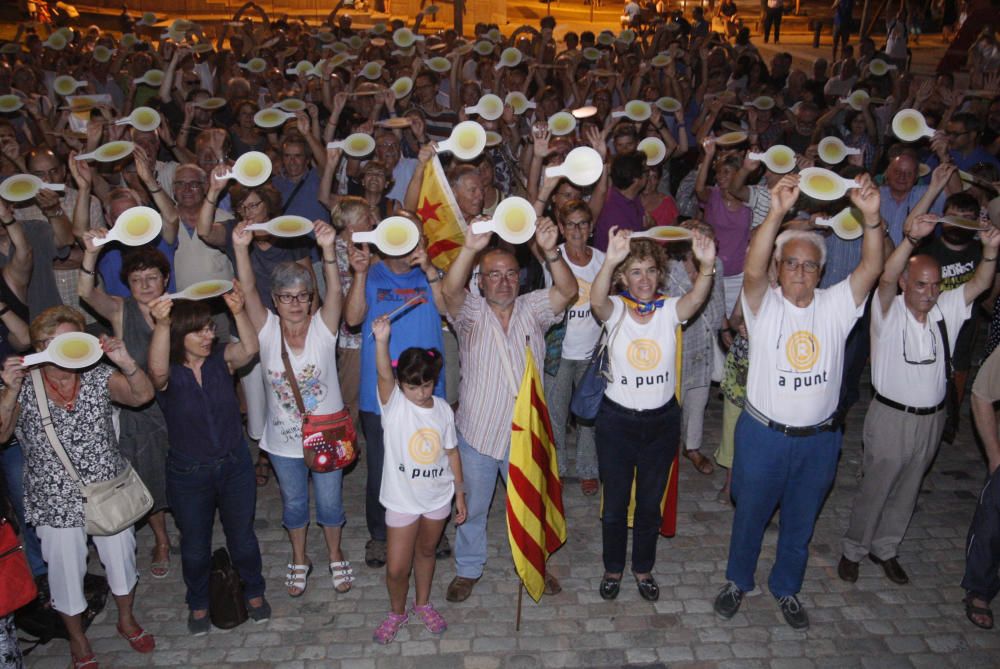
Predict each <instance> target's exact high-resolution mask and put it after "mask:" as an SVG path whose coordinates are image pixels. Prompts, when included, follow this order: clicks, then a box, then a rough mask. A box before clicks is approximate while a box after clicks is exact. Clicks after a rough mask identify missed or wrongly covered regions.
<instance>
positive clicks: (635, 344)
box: [625, 339, 663, 372]
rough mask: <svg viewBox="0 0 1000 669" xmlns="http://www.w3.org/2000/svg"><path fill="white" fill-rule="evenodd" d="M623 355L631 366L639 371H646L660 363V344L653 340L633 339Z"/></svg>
mask: <svg viewBox="0 0 1000 669" xmlns="http://www.w3.org/2000/svg"><path fill="white" fill-rule="evenodd" d="M625 357H626V358H628V364H630V365H632V367H634V368H635V369H638V370H639V371H640V372H647V371H649V370H651V369H655V368H656V367H657V366H658V365H659V364H660V358H662V357H663V354H662V353H661V352H660V345H659V344H657V343H656V342H655V341H654V340H652V339H635V340H633V341H632V343H631V344H629V345H628V350H627V351H626V352H625Z"/></svg>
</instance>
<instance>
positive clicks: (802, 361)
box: [785, 330, 819, 372]
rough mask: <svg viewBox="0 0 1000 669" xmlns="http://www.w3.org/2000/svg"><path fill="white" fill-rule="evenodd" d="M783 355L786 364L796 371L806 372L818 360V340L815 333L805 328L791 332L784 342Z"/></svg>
mask: <svg viewBox="0 0 1000 669" xmlns="http://www.w3.org/2000/svg"><path fill="white" fill-rule="evenodd" d="M785 355H786V356H787V357H788V364H789V365H791V367H792V369H794V370H795V371H796V372H807V371H809V370H810V369H812V368H813V365H815V364H816V361H817V360H819V340H818V339H816V335H814V334H813V333H812V332H808V331H806V330H799V331H798V332H793V333H792V336H790V337H789V338H788V343H787V344H785Z"/></svg>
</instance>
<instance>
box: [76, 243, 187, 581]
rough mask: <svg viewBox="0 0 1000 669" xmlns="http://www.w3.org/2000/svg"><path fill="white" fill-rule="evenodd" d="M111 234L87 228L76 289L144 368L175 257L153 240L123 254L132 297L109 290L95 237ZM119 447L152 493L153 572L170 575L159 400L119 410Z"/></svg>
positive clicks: (163, 425)
mask: <svg viewBox="0 0 1000 669" xmlns="http://www.w3.org/2000/svg"><path fill="white" fill-rule="evenodd" d="M107 234H108V231H107V229H105V228H98V229H95V230H90V231H88V232H86V233H84V236H83V241H84V244H85V250H84V254H83V262H82V263H81V265H80V280H79V283H78V284H77V292H78V294H79V295H80V299H82V300H83V301H84V302H86V303H87V305H88V306H90V307H91V308H92V309H93V310H94V311H95V312H97V314H98V315H99V316H100V317H101V318H103V319H104V320H106V321H107V322H109V323H110V324H111V330H112V332H114V335H115V337H118V338H119V339H121V340H122V341H123V342H124V343H125V348H127V349H128V352H129V355H131V356H132V358H133V359H135V361H136V363H138V365H139V366H140V367H142V368H143V369H145V368H146V356H147V353H148V352H149V340H150V338H151V337H152V336H153V317H152V315H151V314H150V307H151V305H152V304H153V303H154V302H155V301H156V300H158V299H160V297H161V296H162V295H163V294H164V292H166V289H167V281H168V279H169V278H170V263H169V262H168V261H167V259H166V257H164V255H163V254H162V253H160V252H159V251H158V250H157V249H156V248H154V247H153V246H149V245H146V246H140V247H138V248H136V249H133V250H131V251H130V252H128V253H125V254H123V258H122V270H121V279H122V281H123V282H124V283H125V284H126V285H128V288H129V293H130V295H129V297H124V298H123V297H118V296H117V295H108V294H107V293H106V292H104V289H103V288H101V287H100V286H97V285H96V281H95V277H94V273H95V272H96V267H97V258H98V256H99V255H100V253H101V247H98V246H95V245H94V240H95V239H101V238H103V237H105V236H106V235H107ZM118 420H119V435H118V447H119V448H120V449H121V452H122V455H124V456H125V457H126V458H128V460H129V462H131V463H132V467H133V468H134V469H135V471H136V473H137V474H139V478H141V479H142V482H143V483H145V484H146V487H147V488H149V492H150V493H151V494H152V495H153V508H152V509H151V510H150V512H149V516H147V519H148V521H149V527H150V529H151V530H152V531H153V535H154V536H155V537H156V544H155V546H154V547H153V556H152V559H151V564H150V567H149V573H150V574H151V575H152V576H153V578H157V579H160V578H166V577H167V574H169V573H170V537H169V536H168V535H167V519H166V509H167V506H168V503H167V483H166V467H167V449H168V447H169V444H168V441H167V424H166V421H165V419H164V418H163V412H162V411H160V407H159V406H158V405H157V404H156V402H153V401H149V402H147V403H146V404H144V405H142V406H140V407H122V408H121V413H120V414H119V418H118Z"/></svg>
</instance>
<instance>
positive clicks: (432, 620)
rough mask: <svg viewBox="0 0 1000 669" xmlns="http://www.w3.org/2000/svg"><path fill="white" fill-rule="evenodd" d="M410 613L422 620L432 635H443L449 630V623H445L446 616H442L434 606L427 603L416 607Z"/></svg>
mask: <svg viewBox="0 0 1000 669" xmlns="http://www.w3.org/2000/svg"><path fill="white" fill-rule="evenodd" d="M410 613H412V614H413V615H415V616H416V617H418V618H420V621H421V622H422V623H423V624H424V627H426V628H427V631H428V632H430V633H431V634H441V633H442V632H444V631H445V630H446V629H448V623H447V622H445V619H444V616H442V615H441V614H440V613H439V612H438V610H437V609H435V608H434V605H433V604H431V603H430V602H427V603H426V604H424V605H423V606H416V605H414V606H413V608H411V609H410Z"/></svg>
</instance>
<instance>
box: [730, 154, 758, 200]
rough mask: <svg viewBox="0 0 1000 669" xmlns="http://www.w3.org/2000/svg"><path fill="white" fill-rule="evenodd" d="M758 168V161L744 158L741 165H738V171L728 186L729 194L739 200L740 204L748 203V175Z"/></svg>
mask: <svg viewBox="0 0 1000 669" xmlns="http://www.w3.org/2000/svg"><path fill="white" fill-rule="evenodd" d="M759 167H760V161H759V160H751V159H750V158H744V159H743V164H742V165H740V169H739V170H738V171H737V172H736V174H735V175H734V176H733V180H732V182H731V183H730V184H729V194H730V195H732V196H733V197H735V198H737V199H739V200H740V202H744V203H745V202H749V201H750V188H749V187H748V186H747V179H749V178H750V175H751V174H754V173H755V172H756V171H757V169H758V168H759Z"/></svg>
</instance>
